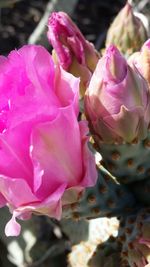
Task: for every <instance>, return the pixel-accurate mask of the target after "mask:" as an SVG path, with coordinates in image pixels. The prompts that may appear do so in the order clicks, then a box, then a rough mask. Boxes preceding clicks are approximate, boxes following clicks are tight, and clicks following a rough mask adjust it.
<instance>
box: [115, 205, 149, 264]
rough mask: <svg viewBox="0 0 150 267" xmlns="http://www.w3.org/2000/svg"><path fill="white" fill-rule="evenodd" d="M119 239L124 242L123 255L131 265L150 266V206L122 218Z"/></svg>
mask: <svg viewBox="0 0 150 267" xmlns="http://www.w3.org/2000/svg"><path fill="white" fill-rule="evenodd" d="M118 241H119V242H120V243H121V244H122V252H121V257H122V259H123V260H124V261H125V260H126V261H128V264H129V266H130V267H135V266H136V267H149V266H150V265H149V264H150V208H147V209H141V210H139V211H138V213H137V214H132V215H130V216H128V217H126V218H125V217H124V218H122V220H121V223H120V230H119V235H118Z"/></svg>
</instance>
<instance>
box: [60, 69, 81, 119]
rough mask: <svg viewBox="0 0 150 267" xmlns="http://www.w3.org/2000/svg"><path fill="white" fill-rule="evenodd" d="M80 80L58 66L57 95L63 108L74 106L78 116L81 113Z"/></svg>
mask: <svg viewBox="0 0 150 267" xmlns="http://www.w3.org/2000/svg"><path fill="white" fill-rule="evenodd" d="M79 83H80V80H79V78H76V77H74V76H73V75H72V74H70V73H68V72H66V71H64V70H63V69H62V68H61V67H59V66H57V67H56V71H55V93H56V95H57V97H58V98H59V101H60V103H61V106H62V107H66V106H69V105H73V107H74V110H75V112H76V114H77V115H78V113H79Z"/></svg>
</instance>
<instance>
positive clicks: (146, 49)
mask: <svg viewBox="0 0 150 267" xmlns="http://www.w3.org/2000/svg"><path fill="white" fill-rule="evenodd" d="M128 62H129V65H131V67H132V68H134V66H135V67H136V68H137V69H138V71H139V72H140V73H141V74H142V75H143V77H144V78H145V80H146V81H147V82H148V85H149V89H150V39H148V40H147V41H146V42H145V43H144V45H143V46H142V48H141V51H140V52H136V53H134V54H133V55H131V56H130V57H129V59H128Z"/></svg>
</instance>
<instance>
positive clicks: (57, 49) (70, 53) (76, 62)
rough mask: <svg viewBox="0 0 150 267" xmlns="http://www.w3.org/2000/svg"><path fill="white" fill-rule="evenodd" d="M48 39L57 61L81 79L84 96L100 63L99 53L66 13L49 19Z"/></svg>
mask: <svg viewBox="0 0 150 267" xmlns="http://www.w3.org/2000/svg"><path fill="white" fill-rule="evenodd" d="M48 39H49V41H50V43H51V44H52V46H53V48H54V52H53V54H54V55H55V56H54V57H55V61H58V62H59V63H60V65H61V66H62V67H63V68H64V69H65V70H67V71H68V72H70V73H72V74H73V75H75V76H76V77H80V78H81V83H80V88H81V91H82V92H81V95H83V94H84V92H85V89H86V87H87V84H88V82H89V80H90V77H91V73H93V71H94V69H95V67H96V64H97V62H98V59H99V54H98V52H97V51H96V50H95V48H94V46H93V44H91V43H90V42H88V41H87V40H86V39H85V38H84V36H83V35H82V33H81V32H80V30H79V29H78V27H77V26H76V25H75V24H74V23H73V21H72V20H71V19H70V17H69V16H68V15H67V14H66V13H64V12H53V13H52V15H51V17H50V18H49V22H48Z"/></svg>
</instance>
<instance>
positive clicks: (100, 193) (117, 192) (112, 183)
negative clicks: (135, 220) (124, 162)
mask: <svg viewBox="0 0 150 267" xmlns="http://www.w3.org/2000/svg"><path fill="white" fill-rule="evenodd" d="M134 207H135V199H134V197H133V195H132V194H131V193H130V192H129V191H128V189H127V188H126V186H125V185H120V184H119V183H118V182H117V181H116V179H115V178H114V177H113V176H112V175H111V174H110V173H109V172H108V171H107V170H106V169H105V168H104V167H102V166H101V167H100V168H99V169H98V180H97V183H96V185H95V186H94V187H90V188H87V189H86V190H85V191H84V193H83V194H82V195H81V196H80V197H79V199H78V201H77V202H75V203H73V204H71V205H66V206H64V208H63V217H64V218H74V219H81V218H86V219H91V218H97V217H106V216H107V217H114V216H118V215H120V214H122V212H124V213H128V212H131V211H132V210H134Z"/></svg>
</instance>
